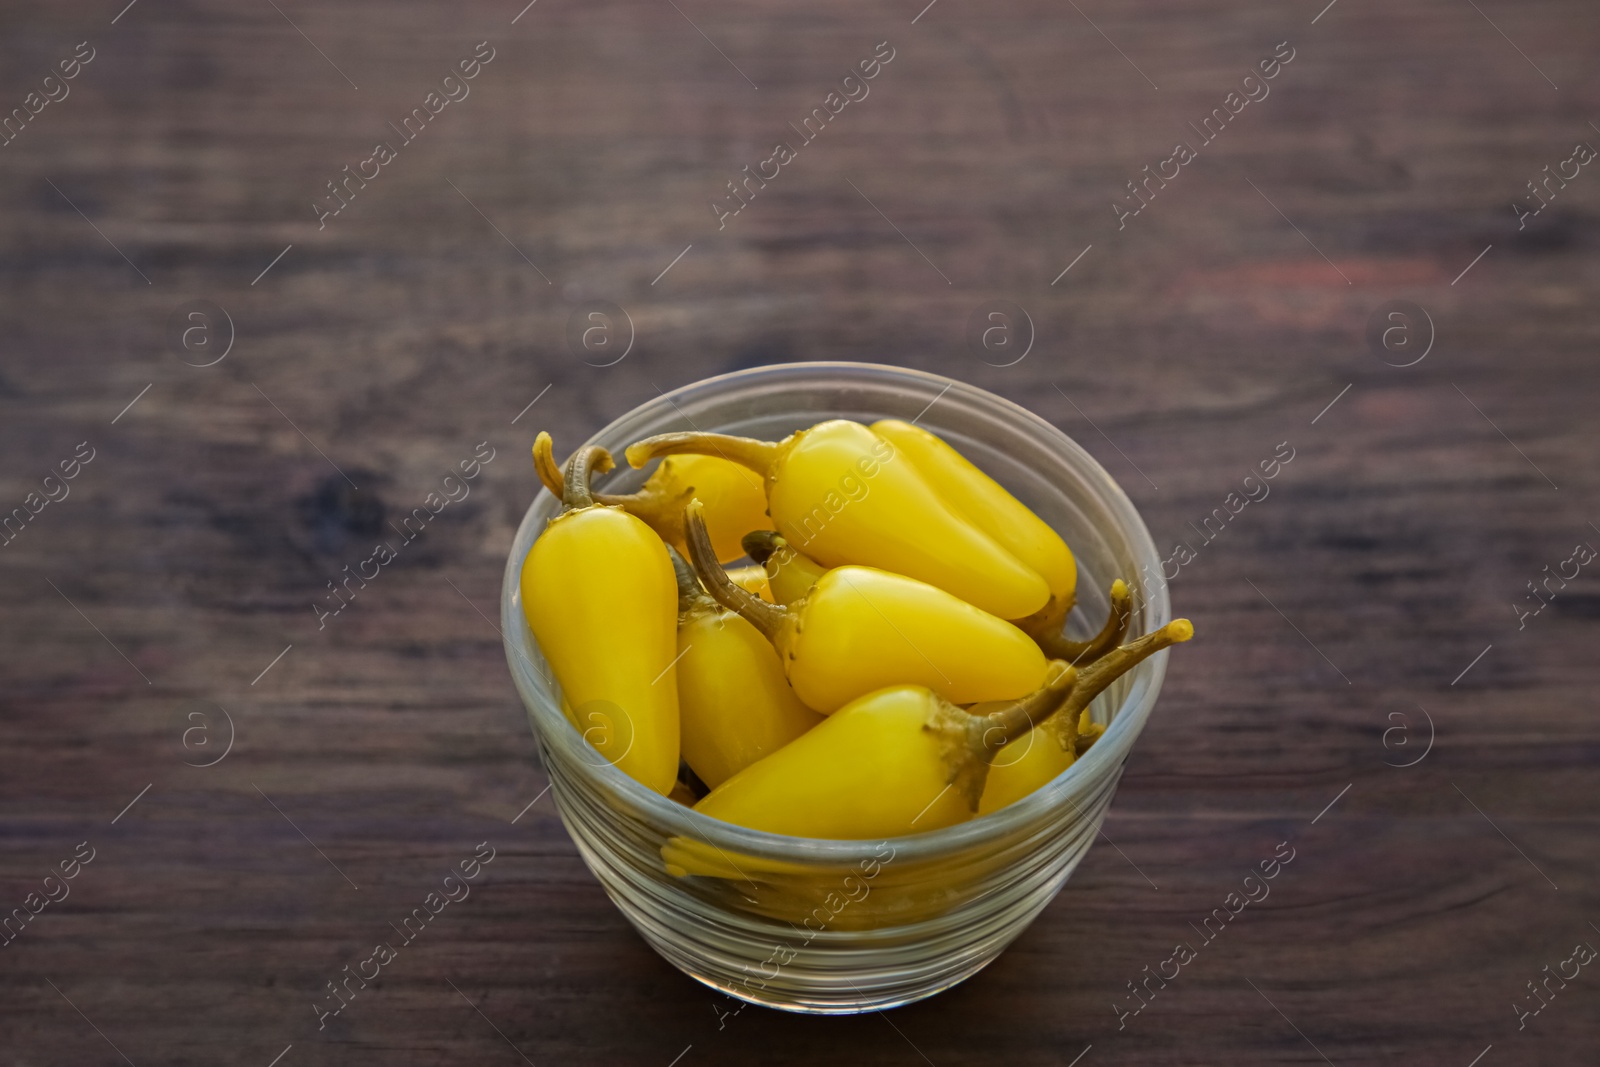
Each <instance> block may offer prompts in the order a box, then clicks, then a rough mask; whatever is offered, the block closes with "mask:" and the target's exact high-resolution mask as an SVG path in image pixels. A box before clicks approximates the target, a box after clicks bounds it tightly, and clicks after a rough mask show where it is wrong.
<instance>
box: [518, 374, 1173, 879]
mask: <svg viewBox="0 0 1600 1067" xmlns="http://www.w3.org/2000/svg"><path fill="white" fill-rule="evenodd" d="M852 376H854V377H862V376H868V377H873V378H879V379H885V378H892V379H898V380H899V382H900V383H902V384H904V385H906V386H907V387H909V388H914V389H916V390H917V391H918V392H919V393H920V392H921V390H923V389H926V390H927V393H926V395H927V396H928V397H929V399H930V406H931V401H933V400H936V399H938V398H939V397H941V396H943V395H945V394H947V393H950V392H961V393H963V394H965V395H966V396H968V397H971V398H974V399H976V400H978V401H979V402H980V403H983V404H987V405H992V406H994V407H997V408H999V409H1000V410H1001V411H1002V412H1004V413H1006V414H1008V415H1010V416H1013V417H1014V418H1016V419H1017V420H1018V422H1019V423H1020V424H1021V425H1022V426H1024V427H1027V428H1030V429H1031V430H1033V431H1034V433H1036V434H1038V435H1042V436H1043V437H1044V438H1045V439H1046V440H1048V441H1049V443H1050V444H1051V446H1052V447H1054V448H1059V449H1060V450H1062V451H1064V452H1066V453H1067V454H1068V456H1069V457H1070V458H1071V459H1072V460H1073V461H1074V462H1073V465H1074V466H1075V467H1077V468H1079V469H1080V470H1081V471H1082V472H1083V473H1084V474H1085V475H1086V477H1085V479H1084V481H1085V484H1086V487H1087V488H1089V489H1091V490H1092V491H1093V492H1094V493H1095V494H1096V495H1097V496H1098V498H1099V502H1100V503H1101V504H1102V505H1103V506H1105V507H1106V508H1108V509H1109V510H1111V511H1112V512H1113V513H1114V514H1115V515H1116V516H1117V517H1118V519H1119V524H1120V530H1119V532H1120V533H1121V535H1122V536H1123V537H1124V538H1125V539H1126V541H1127V544H1128V547H1129V549H1130V550H1131V552H1132V554H1133V556H1134V561H1135V564H1136V565H1137V566H1138V568H1139V571H1140V573H1139V574H1138V575H1131V576H1125V577H1127V580H1128V581H1129V582H1130V583H1132V582H1135V581H1138V583H1139V587H1140V588H1142V589H1143V591H1144V603H1145V615H1146V617H1147V619H1148V622H1149V626H1150V628H1151V629H1154V628H1156V627H1159V626H1162V625H1164V624H1165V623H1166V622H1168V621H1170V617H1171V604H1170V598H1169V594H1168V590H1167V582H1166V577H1165V575H1164V574H1163V573H1162V570H1161V560H1160V556H1159V554H1158V552H1157V551H1156V548H1155V543H1154V541H1153V540H1152V539H1151V537H1150V532H1149V530H1148V529H1147V528H1146V526H1145V523H1144V519H1143V518H1142V516H1140V514H1139V512H1138V509H1137V508H1135V507H1134V505H1133V502H1132V501H1131V500H1129V499H1128V496H1127V494H1126V493H1125V492H1124V491H1123V489H1122V487H1121V486H1120V485H1119V484H1118V483H1117V481H1116V480H1115V479H1114V478H1113V477H1112V476H1111V474H1110V473H1109V472H1108V471H1106V469H1105V468H1104V467H1103V466H1101V465H1100V463H1099V461H1097V460H1096V459H1095V458H1094V457H1093V456H1091V455H1090V454H1089V453H1088V452H1087V451H1086V450H1085V449H1084V448H1083V446H1081V445H1079V444H1078V443H1077V442H1076V441H1075V440H1073V439H1072V438H1071V437H1069V436H1068V435H1067V434H1066V433H1065V432H1063V431H1062V430H1060V429H1059V428H1058V427H1056V426H1055V425H1054V424H1053V423H1050V422H1048V421H1047V420H1045V419H1044V418H1042V417H1041V416H1039V415H1037V414H1035V413H1034V412H1032V411H1030V410H1028V409H1027V408H1025V407H1022V406H1021V405H1020V404H1017V403H1015V402H1013V401H1011V400H1007V399H1006V398H1005V397H1002V396H999V395H997V394H995V393H992V392H989V391H988V390H986V389H982V388H979V387H978V386H975V385H971V384H968V383H966V382H963V381H961V380H959V379H955V378H947V377H944V376H943V375H939V374H934V373H932V372H929V371H923V370H915V369H911V368H907V367H897V366H893V365H890V364H882V363H865V362H853V361H814V362H797V363H776V364H767V365H763V366H760V367H752V368H747V369H743V370H737V371H732V372H729V373H725V374H719V375H714V376H712V377H709V378H702V379H698V380H696V381H694V382H691V383H689V384H687V385H684V386H680V387H679V388H677V389H674V390H672V391H670V392H666V393H659V394H658V395H657V396H656V397H654V398H652V399H650V400H647V401H645V402H644V403H642V404H639V405H637V406H635V407H633V408H631V409H630V410H628V411H627V412H625V413H624V414H623V415H621V416H620V417H618V418H615V419H613V420H612V421H611V422H609V423H607V424H606V425H605V426H604V427H603V428H601V429H600V430H599V431H597V432H596V433H595V434H593V435H592V436H591V437H590V438H589V440H588V441H587V442H585V443H588V444H592V443H601V442H602V441H603V440H604V439H605V438H606V437H608V436H609V435H611V434H612V433H613V432H614V431H616V430H617V429H618V428H619V427H622V426H623V425H625V424H627V423H630V422H634V421H636V420H639V419H640V418H641V417H643V416H646V415H651V414H665V413H666V412H667V411H668V410H669V409H676V410H677V411H678V413H679V417H680V418H683V417H686V416H684V415H683V414H682V408H681V407H680V402H681V401H683V400H684V399H686V398H692V397H696V396H699V395H702V394H705V393H708V392H713V393H714V392H722V391H726V390H728V389H730V388H731V387H736V386H745V385H748V384H751V383H760V382H761V380H762V379H769V380H771V382H772V383H773V384H781V383H784V382H788V383H791V384H794V383H795V382H796V380H797V379H825V380H826V379H830V378H832V379H837V378H839V377H846V378H848V377H852ZM819 384H820V383H819ZM624 469H626V468H624ZM555 504H556V501H555V500H554V498H553V497H552V496H551V494H550V493H549V492H548V490H545V489H543V488H542V487H541V488H540V490H539V491H538V492H537V493H536V494H535V496H534V498H533V499H532V500H531V501H530V502H529V504H528V508H527V510H526V511H525V512H524V513H523V517H522V521H521V523H520V524H519V525H518V527H517V532H516V535H515V536H514V538H513V540H512V546H511V551H510V553H509V555H508V556H507V559H506V567H505V572H504V575H503V579H502V583H501V612H500V614H501V627H502V629H501V637H502V640H503V643H504V647H505V651H506V660H507V665H508V667H509V668H510V670H511V676H512V681H513V684H514V685H515V686H516V689H517V695H518V696H519V698H520V699H521V700H522V704H523V707H524V709H525V710H526V711H527V713H528V715H529V717H530V719H531V720H532V723H533V727H534V734H535V738H536V740H537V741H538V744H539V746H540V750H541V757H544V749H545V748H546V747H547V746H549V747H555V748H558V749H560V750H562V754H563V755H566V756H569V757H572V759H573V760H574V761H575V762H578V763H580V764H582V765H583V766H584V767H585V768H586V771H587V772H592V773H593V774H594V775H595V777H596V778H597V779H598V783H597V784H598V785H599V786H601V787H603V788H605V789H607V790H609V791H610V792H612V793H613V794H614V796H615V797H616V799H619V800H621V801H623V802H625V803H626V805H627V806H628V807H630V808H633V809H636V810H641V811H642V812H643V813H645V814H646V815H647V817H648V818H649V820H650V821H651V822H652V823H653V824H654V825H655V826H656V827H657V828H665V829H666V830H667V831H669V832H670V833H671V834H673V835H678V836H683V837H687V838H689V839H691V840H697V841H704V842H709V843H711V844H714V845H718V846H720V847H724V848H727V849H730V850H735V851H737V852H739V853H741V854H744V855H747V856H752V857H759V858H763V859H771V860H777V861H786V862H791V863H829V864H841V865H848V864H854V863H857V862H860V861H862V860H864V859H867V858H870V857H875V856H876V853H875V851H874V850H876V849H878V848H881V847H882V845H883V844H884V843H888V844H889V845H891V846H892V847H893V848H894V855H895V856H896V857H897V859H899V858H900V857H902V856H903V857H904V858H905V859H907V860H924V859H937V858H939V857H941V856H945V855H949V854H951V853H956V852H961V851H964V850H966V849H969V848H971V847H973V846H979V845H982V844H984V843H985V842H988V841H991V840H996V839H1004V838H1006V837H1008V836H1009V835H1011V834H1014V833H1017V832H1023V831H1025V830H1026V829H1027V828H1028V827H1029V826H1032V825H1036V824H1038V823H1039V822H1040V821H1041V820H1043V819H1045V818H1047V817H1048V816H1049V815H1050V814H1051V811H1052V810H1053V809H1057V808H1061V807H1063V806H1071V807H1073V808H1074V809H1076V810H1077V811H1078V812H1079V813H1080V814H1081V813H1082V812H1083V811H1084V810H1085V809H1086V808H1087V807H1091V806H1092V805H1089V804H1087V803H1086V801H1087V794H1089V793H1090V792H1092V791H1094V790H1096V789H1098V788H1099V787H1100V785H1101V784H1103V783H1102V779H1104V778H1106V777H1108V776H1111V775H1115V774H1116V773H1117V772H1118V769H1119V766H1120V764H1121V763H1122V762H1123V761H1125V760H1126V759H1127V756H1128V754H1129V753H1130V752H1131V750H1132V747H1133V743H1134V741H1135V740H1136V739H1137V738H1138V736H1139V734H1140V732H1141V731H1142V730H1143V728H1144V726H1145V724H1146V722H1147V721H1148V720H1149V717H1150V715H1151V713H1152V711H1153V709H1154V706H1155V702H1156V699H1157V697H1158V696H1159V694H1160V691H1161V685H1162V682H1163V680H1164V678H1165V676H1166V668H1167V651H1165V650H1164V651H1162V652H1158V653H1156V654H1155V655H1153V656H1151V657H1149V658H1148V659H1146V660H1145V661H1144V662H1142V663H1141V664H1139V665H1138V666H1137V667H1135V668H1134V670H1133V671H1132V672H1131V673H1130V684H1129V686H1128V690H1127V693H1126V695H1125V697H1124V698H1123V701H1122V703H1121V705H1119V707H1118V708H1117V710H1116V712H1115V714H1114V715H1113V716H1112V721H1111V724H1110V726H1109V727H1107V729H1106V732H1105V734H1104V735H1103V736H1102V737H1101V738H1100V740H1099V741H1098V742H1097V743H1096V744H1095V745H1094V746H1093V747H1091V748H1090V749H1089V751H1088V752H1087V753H1085V754H1084V755H1083V756H1081V757H1079V758H1078V759H1077V760H1075V761H1074V762H1073V764H1072V766H1071V767H1069V768H1067V770H1065V771H1064V772H1062V773H1061V774H1060V775H1058V776H1057V777H1056V778H1055V779H1053V780H1052V781H1050V782H1049V783H1047V784H1046V785H1044V786H1041V787H1040V788H1039V789H1037V790H1035V791H1034V792H1033V793H1030V794H1029V795H1027V796H1026V797H1023V798H1021V799H1020V800H1017V801H1014V802H1013V803H1011V804H1009V805H1007V806H1006V807H1004V808H1001V809H1000V810H999V811H996V812H991V813H989V814H987V815H977V816H974V817H973V818H972V819H970V820H968V821H966V822H963V823H958V824H956V825H954V826H948V827H943V828H941V829H938V830H930V831H925V832H922V833H917V834H910V835H905V836H901V837H894V838H887V839H885V838H875V839H860V840H857V839H836V838H810V837H793V836H789V835H785V834H774V833H768V832H766V831H761V830H752V829H749V828H747V827H743V826H738V825H735V824H733V823H728V822H724V821H722V820H721V819H714V818H712V817H710V816H708V815H702V814H700V813H699V812H696V811H694V810H693V809H691V808H689V807H686V806H684V805H682V804H679V803H678V802H677V801H674V800H671V799H669V798H668V797H665V796H662V795H661V794H659V793H657V792H655V791H654V790H652V789H649V788H647V787H646V786H644V785H642V784H640V783H639V782H637V781H635V780H634V779H632V778H630V777H629V776H628V775H626V774H624V773H623V772H622V771H620V770H618V769H617V768H616V767H615V766H613V765H611V764H608V763H605V762H604V761H603V760H601V761H598V762H597V761H596V760H595V759H593V758H586V757H585V756H584V753H585V752H587V753H588V755H589V756H590V757H597V756H599V753H598V751H597V750H595V749H594V748H593V747H592V746H590V745H589V743H588V742H586V741H584V740H583V738H582V737H581V735H579V733H578V732H577V730H576V728H574V727H573V726H572V724H571V723H570V722H568V721H567V718H566V716H565V715H564V714H563V713H562V711H561V707H560V700H559V698H558V697H557V696H556V695H555V691H554V688H553V683H551V682H550V681H549V680H548V679H547V678H546V677H545V676H544V675H543V673H542V672H541V671H539V670H537V669H535V667H534V664H533V663H532V662H531V661H529V660H528V659H527V657H526V656H525V655H524V654H523V650H522V648H521V647H520V646H519V645H518V644H517V642H518V641H526V642H527V644H528V645H529V646H530V647H534V648H537V641H536V640H535V639H534V637H533V634H532V632H531V630H530V628H529V626H528V623H527V619H526V618H525V616H524V615H523V613H522V609H521V573H522V563H523V559H524V558H525V556H526V555H527V552H528V549H529V548H530V547H531V545H532V543H533V541H534V540H535V539H536V534H535V533H534V532H533V528H534V527H535V525H536V524H541V523H542V522H547V521H548V519H541V517H540V516H541V512H544V511H549V510H550V509H551V508H552V507H553V506H554V505H555ZM1152 577H1154V578H1155V579H1156V581H1155V582H1154V583H1152V582H1151V578H1152ZM524 668H526V669H524ZM543 762H544V764H545V769H546V772H547V774H549V773H550V768H549V759H548V758H544V759H543ZM1113 762H1115V763H1116V764H1117V765H1118V766H1112V764H1113ZM551 777H552V778H554V775H553V774H551ZM1075 795H1078V796H1079V801H1075V800H1074V796H1075ZM877 858H879V859H881V857H877Z"/></svg>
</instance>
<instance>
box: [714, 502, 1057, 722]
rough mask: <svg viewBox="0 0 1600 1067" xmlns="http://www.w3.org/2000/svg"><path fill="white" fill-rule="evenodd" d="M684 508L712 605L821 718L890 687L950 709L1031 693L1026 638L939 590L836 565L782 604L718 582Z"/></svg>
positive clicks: (1034, 672)
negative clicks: (914, 689) (911, 689)
mask: <svg viewBox="0 0 1600 1067" xmlns="http://www.w3.org/2000/svg"><path fill="white" fill-rule="evenodd" d="M700 511H701V507H700V502H699V501H692V502H691V503H690V504H689V506H688V508H687V509H686V514H685V519H684V527H685V533H686V534H687V536H688V540H689V559H690V561H691V562H692V563H693V564H694V569H695V571H696V572H697V573H698V574H699V576H700V580H701V581H702V582H703V583H705V587H706V589H707V590H708V591H709V592H710V593H711V595H712V597H714V598H715V599H716V600H717V602H718V603H720V604H722V605H723V606H724V607H726V608H729V609H731V610H733V611H736V612H738V613H739V614H740V615H741V616H743V617H744V618H745V619H747V620H748V621H749V622H750V623H751V625H753V626H754V627H755V628H756V629H757V630H759V631H761V633H762V634H763V635H764V636H765V637H766V638H767V640H769V641H771V642H772V644H773V646H774V647H775V648H777V650H778V655H779V657H780V658H781V659H782V660H783V669H784V674H785V675H786V676H787V677H788V679H789V684H790V685H792V686H793V687H794V691H795V694H796V695H797V696H799V698H800V700H801V701H802V702H803V703H804V704H805V705H806V706H807V707H809V708H814V709H815V710H817V711H820V712H822V713H823V714H824V715H826V714H829V713H830V712H834V711H837V710H838V709H839V708H841V707H843V706H844V705H845V704H847V703H849V702H850V701H852V700H854V699H855V698H856V697H859V696H862V695H864V694H866V693H870V692H872V691H874V690H876V689H882V688H883V687H884V686H890V685H922V686H926V687H927V688H929V689H931V690H933V691H934V692H936V693H938V694H939V695H940V696H942V697H944V698H945V699H946V700H949V701H951V702H952V703H956V704H970V703H973V702H975V701H979V700H1009V699H1014V698H1017V697H1020V696H1022V695H1023V694H1025V693H1028V692H1031V691H1032V690H1034V689H1036V688H1038V687H1039V685H1040V684H1042V682H1043V680H1044V675H1045V667H1046V662H1047V661H1046V660H1045V658H1044V654H1043V653H1042V652H1040V651H1039V646H1038V645H1036V644H1035V643H1034V642H1033V640H1032V638H1030V637H1028V635H1027V634H1025V633H1023V632H1022V631H1021V630H1019V629H1017V628H1016V627H1015V626H1013V625H1011V624H1010V623H1009V622H1006V621H1005V620H1003V619H997V618H995V617H994V616H993V615H990V614H987V613H986V612H983V611H980V610H979V609H977V608H975V607H973V606H972V605H971V604H968V603H966V602H965V601H962V600H958V599H956V598H955V597H953V596H951V595H950V594H949V593H946V592H945V591H944V590H942V589H936V588H935V587H933V586H931V585H927V584H925V583H923V582H919V581H917V580H915V579H913V578H906V577H904V576H902V575H899V574H890V573H889V572H888V571H880V570H875V569H873V568H871V567H836V568H834V569H833V570H831V571H829V572H828V573H827V574H825V575H823V576H822V578H821V579H820V580H819V581H818V582H817V584H816V585H815V586H814V587H813V588H812V590H811V592H810V593H808V594H807V595H806V596H804V597H802V598H801V599H800V600H797V601H795V602H794V603H793V604H790V605H788V606H781V605H777V604H768V603H766V602H765V601H762V600H760V599H758V598H756V597H754V596H751V595H750V594H749V593H747V592H745V591H744V590H743V589H740V588H739V587H738V586H736V585H734V584H733V583H732V582H731V581H729V580H728V576H727V574H726V573H725V572H724V571H723V570H722V567H721V566H720V565H719V564H718V563H717V561H716V558H715V556H714V554H713V552H712V548H711V543H710V540H709V538H708V537H707V535H706V529H705V522H704V520H703V519H702V518H701V516H700Z"/></svg>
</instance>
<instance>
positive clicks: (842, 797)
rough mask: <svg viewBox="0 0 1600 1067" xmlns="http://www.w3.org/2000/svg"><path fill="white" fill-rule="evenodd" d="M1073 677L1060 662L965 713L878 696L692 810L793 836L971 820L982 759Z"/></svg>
mask: <svg viewBox="0 0 1600 1067" xmlns="http://www.w3.org/2000/svg"><path fill="white" fill-rule="evenodd" d="M1075 677H1076V674H1075V671H1074V670H1073V668H1071V667H1069V666H1067V665H1066V664H1065V663H1060V662H1059V661H1058V662H1056V663H1053V664H1051V666H1050V669H1049V671H1048V677H1047V680H1046V682H1045V684H1044V685H1043V686H1041V687H1040V688H1039V689H1038V690H1036V691H1035V692H1033V693H1030V694H1029V695H1028V696H1027V697H1025V698H1023V699H1022V700H1019V701H1017V702H1015V703H1013V704H1011V705H1009V706H1007V707H1006V708H1004V709H1002V710H999V711H996V712H993V713H992V714H988V715H982V716H980V715H972V714H969V713H968V712H965V711H963V710H961V709H960V708H958V707H956V706H955V705H954V704H952V703H950V702H949V701H947V700H945V699H943V698H941V697H940V696H939V695H938V694H937V693H935V692H933V691H932V690H929V689H927V688H925V687H923V686H918V685H897V686H891V687H889V688H887V689H880V690H878V691H877V692H875V693H869V694H868V695H866V696H863V697H860V698H858V699H856V700H853V701H851V702H850V703H849V704H847V705H845V706H844V707H843V708H840V709H839V710H838V711H837V712H835V713H834V714H833V715H831V716H829V718H828V719H827V721H826V722H824V723H822V724H821V725H820V726H817V727H816V728H815V729H813V730H811V731H810V732H809V733H806V734H804V735H803V736H801V737H798V738H796V739H795V740H793V741H791V742H790V743H789V744H787V745H785V746H784V747H783V748H781V749H779V750H778V751H776V752H774V753H773V754H772V755H770V756H768V757H766V758H765V759H763V760H759V761H757V762H755V763H752V764H751V765H750V766H748V767H746V768H745V769H744V770H742V771H740V772H739V773H738V774H736V775H734V776H733V777H732V778H729V779H728V780H727V781H726V782H723V783H722V785H720V786H719V787H717V788H716V789H713V790H712V791H711V792H710V793H707V794H706V795H705V796H704V797H702V798H701V799H700V802H699V803H697V804H696V805H695V806H694V810H695V811H698V812H700V813H701V814H702V815H709V816H711V817H712V818H716V819H721V820H723V821H724V822H731V823H735V824H737V825H739V826H746V827H749V828H750V829H752V830H765V831H766V832H768V833H774V834H789V835H791V836H794V837H827V838H836V839H845V840H859V839H862V838H877V837H899V836H901V835H903V834H914V833H922V832H924V831H927V830H937V829H940V828H941V827H945V826H953V825H955V824H956V823H959V822H964V821H966V820H967V819H970V818H972V816H973V815H974V813H975V812H976V811H977V807H978V798H979V796H981V795H982V793H983V780H984V774H985V772H986V771H987V770H988V766H989V759H990V758H991V757H992V756H993V754H994V753H995V752H996V751H998V750H999V749H1000V748H1001V746H1003V745H1004V744H1005V743H1006V741H1008V740H1010V739H1012V738H1015V737H1020V736H1022V735H1023V734H1026V733H1027V732H1028V731H1029V730H1030V729H1031V728H1032V726H1033V725H1034V724H1035V723H1037V722H1039V721H1041V720H1043V719H1044V718H1045V717H1046V716H1048V715H1050V714H1051V713H1053V712H1054V711H1055V710H1056V708H1057V707H1059V706H1060V704H1061V702H1062V700H1063V699H1064V698H1065V697H1066V695H1067V694H1068V693H1069V692H1070V691H1071V689H1072V686H1073V683H1074V680H1075Z"/></svg>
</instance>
